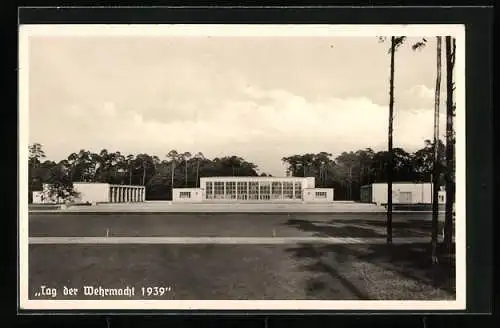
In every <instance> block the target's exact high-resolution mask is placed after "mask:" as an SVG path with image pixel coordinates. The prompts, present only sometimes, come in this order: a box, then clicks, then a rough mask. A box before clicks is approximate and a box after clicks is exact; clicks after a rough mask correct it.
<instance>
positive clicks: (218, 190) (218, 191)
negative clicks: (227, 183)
mask: <svg viewBox="0 0 500 328" xmlns="http://www.w3.org/2000/svg"><path fill="white" fill-rule="evenodd" d="M214 198H215V199H224V182H214Z"/></svg>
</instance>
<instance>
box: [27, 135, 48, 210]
mask: <svg viewBox="0 0 500 328" xmlns="http://www.w3.org/2000/svg"><path fill="white" fill-rule="evenodd" d="M42 158H45V152H44V151H43V146H42V144H40V143H33V144H32V145H29V146H28V181H29V184H28V202H30V203H31V202H32V201H33V198H32V195H33V194H32V193H33V191H34V190H35V189H34V188H35V186H34V185H35V183H36V181H37V178H36V174H35V171H36V169H37V168H38V166H39V165H40V162H41V160H42Z"/></svg>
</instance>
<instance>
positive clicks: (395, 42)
mask: <svg viewBox="0 0 500 328" xmlns="http://www.w3.org/2000/svg"><path fill="white" fill-rule="evenodd" d="M384 40H385V38H384V37H381V38H380V41H384ZM405 40H406V37H405V36H392V37H391V46H390V48H389V55H390V74H389V124H388V130H387V148H388V154H387V156H388V159H387V163H388V165H387V222H386V226H387V243H388V244H392V181H393V170H394V154H393V149H392V148H393V122H394V62H395V59H394V57H395V53H396V50H397V49H398V48H399V47H400V46H401V45H402V44H403V43H404V42H405ZM426 43H427V40H426V39H425V38H423V39H422V40H419V41H418V42H416V43H414V44H413V45H412V49H413V50H418V49H420V48H422V47H423V46H425V44H426Z"/></svg>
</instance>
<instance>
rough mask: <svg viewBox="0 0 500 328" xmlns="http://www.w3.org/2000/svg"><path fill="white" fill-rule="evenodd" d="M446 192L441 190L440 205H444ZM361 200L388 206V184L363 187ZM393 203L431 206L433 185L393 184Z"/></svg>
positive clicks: (439, 195) (427, 183)
mask: <svg viewBox="0 0 500 328" xmlns="http://www.w3.org/2000/svg"><path fill="white" fill-rule="evenodd" d="M445 198H446V191H444V190H439V192H438V203H439V204H444V203H445ZM360 200H361V202H363V203H375V204H378V205H386V204H387V183H386V182H382V183H372V184H370V185H365V186H361V190H360ZM392 202H393V203H394V204H405V205H409V204H431V203H432V183H429V182H423V183H413V182H394V183H393V184H392Z"/></svg>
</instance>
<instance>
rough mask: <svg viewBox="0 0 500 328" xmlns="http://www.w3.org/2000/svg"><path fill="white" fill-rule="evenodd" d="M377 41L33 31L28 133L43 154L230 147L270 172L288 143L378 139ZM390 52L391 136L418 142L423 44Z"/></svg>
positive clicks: (319, 145)
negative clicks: (61, 35)
mask: <svg viewBox="0 0 500 328" xmlns="http://www.w3.org/2000/svg"><path fill="white" fill-rule="evenodd" d="M332 44H333V45H334V46H333V47H331V45H332ZM386 47H387V45H384V44H379V43H378V42H377V40H376V38H332V39H331V38H257V37H256V38H215V37H214V38H209V39H208V38H179V37H177V38H167V37H157V38H133V37H131V38H128V37H123V38H105V37H102V38H83V37H82V38H76V37H75V38H59V37H34V38H32V39H31V40H30V65H29V67H30V89H29V92H30V100H29V101H30V109H29V111H30V118H29V120H30V142H41V143H42V144H44V146H45V149H46V152H47V155H48V156H49V158H51V159H54V160H60V159H62V158H64V157H66V156H67V155H68V154H70V153H71V152H74V151H77V150H79V149H81V148H86V149H90V150H93V151H99V150H100V149H102V148H106V149H108V150H110V151H115V150H120V151H121V152H123V153H139V152H147V153H151V154H156V155H158V156H159V157H161V158H164V156H165V154H166V153H168V151H169V150H170V149H172V148H175V149H177V150H179V151H190V152H193V153H194V152H198V151H201V152H203V153H205V155H206V156H209V157H214V156H223V155H226V154H237V155H240V156H242V157H245V158H247V159H248V160H251V161H253V162H255V163H256V164H258V165H259V166H260V167H261V168H262V170H264V171H268V172H270V173H272V174H282V173H283V172H282V167H281V163H280V158H281V157H283V156H287V155H290V154H296V153H304V152H318V151H328V152H331V153H333V154H337V153H340V152H342V151H344V150H354V149H358V148H365V147H372V148H374V149H385V148H386V146H387V112H388V109H387V107H388V91H387V88H388V73H389V67H388V64H389V57H388V55H387V49H386ZM367 53H369V54H370V57H369V60H367V57H366V54H367ZM397 59H398V61H397V70H396V89H395V96H396V106H395V125H394V128H395V131H394V136H395V146H398V145H400V146H403V147H404V148H408V149H411V148H418V147H420V146H421V145H423V141H424V139H427V138H430V137H431V136H432V126H433V122H432V121H433V110H432V109H433V107H434V105H433V94H434V92H433V89H432V85H433V83H434V69H435V65H434V63H433V61H434V60H435V59H434V53H433V52H432V51H426V50H424V51H421V52H419V53H418V54H417V53H415V52H413V51H411V49H410V48H402V49H400V50H398V57H397ZM443 108H444V107H443ZM441 122H442V125H443V124H444V123H445V121H444V119H443V120H442V121H441ZM443 126H444V125H443Z"/></svg>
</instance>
